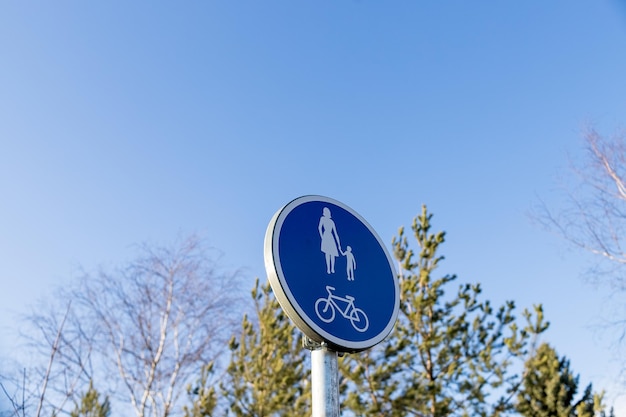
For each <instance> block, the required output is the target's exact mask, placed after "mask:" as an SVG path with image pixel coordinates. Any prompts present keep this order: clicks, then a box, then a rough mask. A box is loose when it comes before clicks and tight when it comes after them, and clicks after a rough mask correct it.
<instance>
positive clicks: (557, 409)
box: [516, 343, 612, 417]
mask: <svg viewBox="0 0 626 417" xmlns="http://www.w3.org/2000/svg"><path fill="white" fill-rule="evenodd" d="M578 381H579V376H578V375H576V376H575V375H574V374H573V373H572V371H571V370H570V363H569V360H568V359H567V358H565V357H562V358H559V356H558V355H557V353H556V351H555V350H554V349H553V348H552V347H551V346H550V345H548V344H547V343H543V344H541V345H540V346H539V348H538V349H537V351H536V352H535V354H534V355H533V356H532V357H531V358H530V359H528V361H526V364H525V370H524V378H523V386H522V390H521V391H520V392H519V394H518V396H517V399H518V402H517V405H516V409H517V411H518V412H519V413H520V414H521V415H522V416H524V417H594V416H596V415H604V407H603V405H602V394H598V393H593V391H592V385H591V384H589V385H588V386H587V387H586V388H585V390H584V392H583V394H582V397H581V398H580V399H579V400H577V401H576V400H575V396H576V393H577V391H578ZM611 414H612V411H611Z"/></svg>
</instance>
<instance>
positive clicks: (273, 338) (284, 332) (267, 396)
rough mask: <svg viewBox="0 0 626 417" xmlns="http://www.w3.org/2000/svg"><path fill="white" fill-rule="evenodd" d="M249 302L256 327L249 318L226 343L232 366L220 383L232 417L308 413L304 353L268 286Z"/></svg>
mask: <svg viewBox="0 0 626 417" xmlns="http://www.w3.org/2000/svg"><path fill="white" fill-rule="evenodd" d="M252 298H253V299H254V302H255V307H256V315H257V317H256V320H257V322H256V323H253V322H252V321H251V320H250V319H249V318H248V317H247V316H245V317H244V319H243V323H242V333H241V336H240V337H239V338H235V337H233V339H232V340H231V342H230V349H231V361H230V365H229V366H228V376H227V378H226V381H225V382H223V383H222V384H220V386H221V390H222V393H223V395H224V396H225V397H226V398H227V399H228V401H229V412H230V414H231V415H235V416H246V417H266V416H295V415H307V414H309V413H310V399H311V393H310V384H309V382H308V381H309V378H310V377H309V368H308V366H307V363H306V358H307V357H308V355H307V354H308V351H306V350H305V349H303V348H302V340H301V339H302V337H301V335H300V334H299V333H298V332H296V331H295V328H294V327H293V325H292V324H291V323H290V321H289V319H288V318H287V316H286V315H285V314H284V313H283V311H282V309H281V308H280V306H279V305H278V302H277V301H276V299H275V298H274V296H273V295H272V293H271V288H270V285H269V283H266V284H265V285H263V286H261V287H259V281H258V279H257V281H256V284H255V287H254V289H253V290H252Z"/></svg>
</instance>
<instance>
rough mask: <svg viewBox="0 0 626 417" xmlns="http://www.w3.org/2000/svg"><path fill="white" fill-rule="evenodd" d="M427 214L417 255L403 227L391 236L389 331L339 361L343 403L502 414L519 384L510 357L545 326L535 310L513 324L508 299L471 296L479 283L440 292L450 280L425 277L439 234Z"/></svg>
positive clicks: (361, 411) (419, 225)
mask: <svg viewBox="0 0 626 417" xmlns="http://www.w3.org/2000/svg"><path fill="white" fill-rule="evenodd" d="M431 218H432V214H429V213H428V212H427V210H426V207H423V209H422V214H421V215H419V216H417V217H416V218H415V220H414V222H413V225H412V229H413V232H414V235H415V239H416V240H417V244H418V246H419V254H418V256H417V259H415V254H414V252H413V250H412V249H410V247H409V244H408V240H407V238H406V236H405V235H404V229H402V228H401V229H400V231H399V236H398V237H397V238H395V239H394V241H393V247H394V254H395V256H396V258H397V259H398V261H399V263H400V267H401V273H400V277H399V279H400V288H401V301H400V315H399V318H398V322H397V325H396V328H395V330H394V332H392V334H391V335H390V336H389V337H388V338H387V339H386V340H385V341H383V342H382V343H381V344H380V345H379V346H377V347H375V348H374V349H372V350H371V351H369V352H365V353H359V354H357V355H351V356H348V357H346V358H345V359H344V360H343V361H342V364H341V368H342V370H343V372H344V375H345V381H344V384H345V388H344V408H345V409H347V410H350V411H351V412H352V413H354V414H355V415H358V416H365V415H377V416H391V417H396V416H397V417H400V416H403V417H404V416H432V417H435V416H466V415H472V416H496V415H499V414H502V413H503V412H505V411H507V410H509V409H510V408H511V407H512V404H511V401H510V400H511V397H512V394H511V393H512V392H513V391H514V390H515V389H516V387H517V386H518V385H519V383H520V382H519V379H518V378H516V376H515V375H512V373H511V372H510V371H509V368H510V365H511V363H512V361H513V359H516V358H517V359H521V357H522V355H523V354H524V353H525V347H526V346H527V344H528V341H529V338H530V336H531V334H532V333H535V334H537V333H541V332H542V331H544V330H545V329H546V328H547V324H546V323H544V322H543V315H542V311H541V308H540V307H537V308H536V314H535V316H534V317H533V315H531V314H530V313H528V312H525V313H524V314H525V317H526V318H527V320H528V325H527V326H525V328H523V329H520V328H519V327H518V326H517V324H516V322H515V317H514V315H513V313H514V308H515V307H514V304H513V302H507V303H506V304H505V305H504V306H502V307H500V308H498V309H496V310H494V308H493V307H492V306H491V304H490V303H489V301H480V300H479V295H480V292H481V289H480V286H479V285H460V286H459V287H458V290H457V292H456V294H454V295H453V296H447V295H446V293H445V292H446V289H447V288H448V287H449V286H450V285H451V284H452V283H453V282H454V281H455V279H456V277H455V276H450V275H445V276H443V277H441V278H435V277H433V272H434V271H435V269H436V268H437V267H438V266H439V263H440V262H441V260H442V259H443V257H442V256H441V255H439V254H438V249H439V246H440V245H441V244H442V243H443V242H444V236H445V234H444V233H443V232H440V233H436V234H433V233H431V231H430V229H431ZM531 320H534V322H533V323H532V324H531ZM520 365H521V364H520ZM496 393H499V395H497V394H496ZM491 397H494V399H493V400H491Z"/></svg>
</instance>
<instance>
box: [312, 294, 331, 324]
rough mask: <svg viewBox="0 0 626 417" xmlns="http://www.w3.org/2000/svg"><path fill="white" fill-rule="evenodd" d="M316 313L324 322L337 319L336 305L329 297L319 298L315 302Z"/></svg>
mask: <svg viewBox="0 0 626 417" xmlns="http://www.w3.org/2000/svg"><path fill="white" fill-rule="evenodd" d="M315 313H316V314H317V317H319V318H320V320H322V321H323V322H324V323H330V322H331V321H333V320H335V306H333V304H332V303H331V302H330V300H329V299H328V298H318V299H317V301H316V302H315Z"/></svg>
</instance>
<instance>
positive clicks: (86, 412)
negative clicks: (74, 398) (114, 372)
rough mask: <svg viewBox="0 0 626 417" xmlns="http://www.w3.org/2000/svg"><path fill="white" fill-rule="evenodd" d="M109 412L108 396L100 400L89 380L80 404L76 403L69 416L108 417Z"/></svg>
mask: <svg viewBox="0 0 626 417" xmlns="http://www.w3.org/2000/svg"><path fill="white" fill-rule="evenodd" d="M110 414H111V403H110V402H109V397H108V396H107V397H105V398H104V400H102V401H100V394H99V393H98V391H96V389H95V388H94V387H93V382H92V381H89V389H88V390H87V392H85V394H83V396H82V398H81V402H80V404H76V407H75V408H74V411H72V412H71V413H70V417H108V416H109V415H110Z"/></svg>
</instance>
